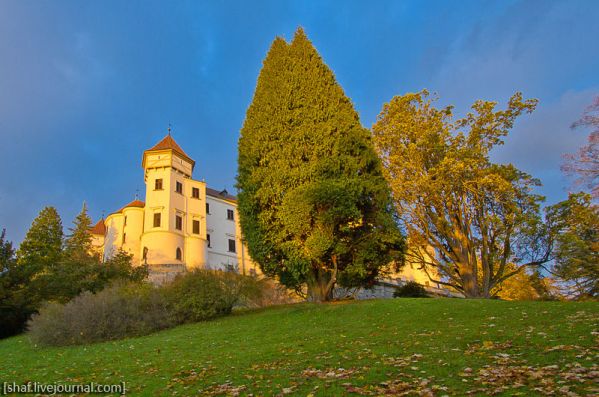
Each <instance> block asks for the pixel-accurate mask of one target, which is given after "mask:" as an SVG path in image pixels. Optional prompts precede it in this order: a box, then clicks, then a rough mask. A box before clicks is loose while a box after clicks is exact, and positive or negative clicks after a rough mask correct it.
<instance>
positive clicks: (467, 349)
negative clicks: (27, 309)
mask: <svg viewBox="0 0 599 397" xmlns="http://www.w3.org/2000/svg"><path fill="white" fill-rule="evenodd" d="M598 323H599V305H598V304H597V303H592V302H588V303H574V302H502V301H482V300H460V299H421V300H418V299H392V300H391V299H390V300H374V301H360V302H349V303H338V304H323V305H313V304H299V305H292V306H285V307H276V308H270V309H265V310H260V311H255V312H245V313H238V314H236V315H234V316H231V317H227V318H222V319H219V320H216V321H211V322H206V323H198V324H193V325H187V326H182V327H178V328H175V329H172V330H168V331H164V332H160V333H157V334H154V335H150V336H147V337H142V338H134V339H127V340H123V341H118V342H109V343H101V344H96V345H90V346H83V347H69V348H37V347H34V346H32V345H31V344H30V343H29V341H28V340H27V338H26V337H25V336H19V337H15V338H10V339H7V340H4V341H0V373H2V374H3V375H4V376H3V381H4V382H6V381H8V382H13V381H14V382H16V383H21V382H27V381H38V382H45V383H52V382H75V383H84V382H91V381H94V382H97V383H108V384H110V383H118V382H121V381H124V382H126V385H127V389H128V393H127V394H131V395H198V394H200V395H227V394H229V395H235V394H237V393H239V394H240V395H247V394H253V395H255V396H257V395H278V394H288V395H299V396H306V395H314V396H318V395H323V396H326V395H402V393H404V392H408V391H409V390H419V391H420V392H421V393H422V395H436V396H442V395H465V394H466V393H467V392H468V391H472V392H473V394H474V395H489V394H491V393H492V392H494V391H495V392H502V393H503V394H500V395H514V394H515V393H519V395H530V394H534V395H544V394H545V393H550V392H553V391H556V390H561V391H560V392H559V393H558V394H560V395H566V394H567V392H576V393H577V394H579V395H587V394H590V393H591V390H592V387H593V384H592V378H595V381H596V380H597V378H598V375H599V372H598V368H597V366H596V364H597V363H598V362H599V351H598V349H597V346H598V345H599V343H598V341H599V332H597V331H599V326H598V325H599V324H598ZM485 365H490V367H488V368H485V367H484V366H485ZM593 365H595V367H593V369H592V371H591V370H590V368H591V367H592V366H593ZM491 383H492V384H491ZM504 386H505V388H504V389H502V387H504ZM511 387H514V388H511ZM594 387H595V389H594V392H595V393H597V386H596V385H594ZM412 395H417V394H412ZM516 395H518V394H516ZM571 395H576V394H571Z"/></svg>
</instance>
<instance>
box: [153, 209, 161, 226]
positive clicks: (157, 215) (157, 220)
mask: <svg viewBox="0 0 599 397" xmlns="http://www.w3.org/2000/svg"><path fill="white" fill-rule="evenodd" d="M154 227H160V212H157V213H155V214H154Z"/></svg>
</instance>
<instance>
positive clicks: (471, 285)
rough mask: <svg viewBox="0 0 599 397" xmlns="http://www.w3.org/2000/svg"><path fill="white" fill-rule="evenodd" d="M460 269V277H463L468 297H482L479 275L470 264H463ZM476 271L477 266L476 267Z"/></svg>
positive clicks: (465, 293) (465, 292)
mask: <svg viewBox="0 0 599 397" xmlns="http://www.w3.org/2000/svg"><path fill="white" fill-rule="evenodd" d="M459 269H460V278H461V279H462V288H463V289H464V295H465V296H466V298H480V297H481V296H480V290H479V288H478V277H476V276H477V275H476V274H475V273H474V272H473V271H472V267H471V266H470V265H469V264H466V265H462V266H460V267H459ZM475 271H476V268H475Z"/></svg>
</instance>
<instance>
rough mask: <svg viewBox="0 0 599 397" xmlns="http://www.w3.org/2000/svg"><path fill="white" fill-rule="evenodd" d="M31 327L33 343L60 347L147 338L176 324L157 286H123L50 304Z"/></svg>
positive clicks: (41, 311) (36, 317)
mask: <svg viewBox="0 0 599 397" xmlns="http://www.w3.org/2000/svg"><path fill="white" fill-rule="evenodd" d="M28 325H29V335H30V337H31V339H32V341H33V342H35V343H39V344H43V345H52V346H61V345H73V344H83V343H93V342H99V341H106V340H114V339H120V338H124V337H127V336H140V335H146V334H149V333H151V332H154V331H157V330H160V329H164V328H167V327H170V326H172V325H173V323H172V320H171V317H170V316H169V313H168V310H167V306H166V304H165V302H164V299H163V298H162V296H161V293H160V291H159V290H158V289H157V288H156V287H153V286H152V285H150V284H145V283H143V284H142V283H128V284H123V283H121V284H115V285H112V286H110V287H108V288H106V289H104V290H102V291H100V292H98V293H96V294H92V293H91V292H84V293H83V294H81V295H79V296H78V297H76V298H75V299H73V300H71V301H70V302H68V303H66V304H60V303H48V304H46V305H44V306H43V307H42V308H41V309H40V311H39V314H36V315H34V316H33V317H32V318H31V320H30V321H29V324H28Z"/></svg>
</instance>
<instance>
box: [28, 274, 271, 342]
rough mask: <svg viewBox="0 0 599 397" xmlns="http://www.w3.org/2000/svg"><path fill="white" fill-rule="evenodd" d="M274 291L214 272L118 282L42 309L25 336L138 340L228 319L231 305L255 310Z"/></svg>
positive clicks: (256, 282)
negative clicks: (179, 327) (156, 283)
mask: <svg viewBox="0 0 599 397" xmlns="http://www.w3.org/2000/svg"><path fill="white" fill-rule="evenodd" d="M273 288H274V287H273V286H272V285H271V284H269V282H268V281H266V280H259V279H257V278H255V277H248V276H242V275H239V274H237V273H234V272H223V271H214V270H194V271H192V272H189V273H185V274H182V275H179V276H178V277H176V278H175V279H174V280H173V281H172V282H171V283H170V284H165V285H163V286H161V287H156V286H153V285H151V284H148V283H139V282H129V283H123V282H120V283H119V284H113V285H112V286H110V287H108V288H106V289H104V290H102V291H100V292H98V293H96V294H93V293H91V292H84V293H82V294H81V295H79V296H78V297H76V298H75V299H73V300H71V301H70V302H68V303H66V304H61V303H57V302H54V303H47V304H45V305H44V306H43V307H42V308H41V310H40V311H39V314H36V315H34V316H33V317H32V319H31V320H30V321H29V323H28V326H29V335H30V337H31V339H32V341H33V342H35V343H38V344H42V345H51V346H61V345H73V344H84V343H93V342H100V341H106V340H114V339H121V338H124V337H129V336H141V335H146V334H149V333H151V332H154V331H158V330H161V329H164V328H169V327H173V326H175V325H178V324H183V323H190V322H197V321H204V320H209V319H212V318H214V317H218V316H223V315H227V314H229V313H231V311H232V310H233V308H234V307H235V306H247V307H259V306H263V305H266V304H267V303H268V302H272V301H274V300H277V299H281V298H280V297H279V295H278V294H279V292H278V290H277V291H275V290H274V289H273Z"/></svg>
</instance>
